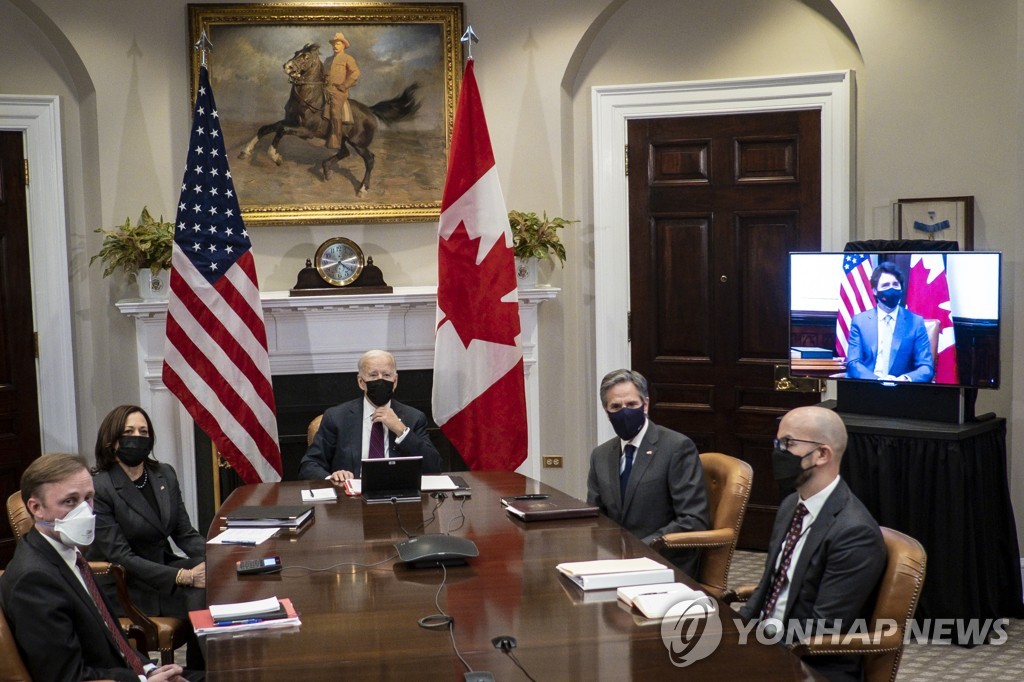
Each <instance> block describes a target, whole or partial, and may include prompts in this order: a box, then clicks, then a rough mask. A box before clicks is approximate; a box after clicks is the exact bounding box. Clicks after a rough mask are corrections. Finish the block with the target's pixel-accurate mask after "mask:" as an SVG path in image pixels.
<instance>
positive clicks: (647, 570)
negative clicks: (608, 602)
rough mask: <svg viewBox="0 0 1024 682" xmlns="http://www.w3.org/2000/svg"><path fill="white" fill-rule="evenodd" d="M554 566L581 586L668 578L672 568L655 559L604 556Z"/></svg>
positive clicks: (672, 575)
mask: <svg viewBox="0 0 1024 682" xmlns="http://www.w3.org/2000/svg"><path fill="white" fill-rule="evenodd" d="M555 568H557V569H558V571H559V572H560V573H562V575H564V576H565V577H567V578H568V579H569V580H571V581H573V582H574V583H576V584H577V585H578V586H579V587H580V589H583V590H609V589H613V588H616V587H624V586H627V585H652V584H657V583H667V582H671V581H672V580H673V579H674V578H675V577H676V575H675V571H673V570H672V569H671V568H668V567H667V566H665V565H664V564H660V563H658V562H657V561H655V560H654V559H650V558H648V557H640V558H638V559H604V560H598V561H575V562H570V563H563V564H558V565H557V566H556V567H555Z"/></svg>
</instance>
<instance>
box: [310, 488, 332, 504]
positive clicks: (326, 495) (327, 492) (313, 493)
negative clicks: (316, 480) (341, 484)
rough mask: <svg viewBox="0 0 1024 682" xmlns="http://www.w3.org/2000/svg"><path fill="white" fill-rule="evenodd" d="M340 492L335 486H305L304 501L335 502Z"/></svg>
mask: <svg viewBox="0 0 1024 682" xmlns="http://www.w3.org/2000/svg"><path fill="white" fill-rule="evenodd" d="M337 499H338V492H337V491H336V490H335V489H334V488H303V489H302V501H303V502H334V501H335V500H337Z"/></svg>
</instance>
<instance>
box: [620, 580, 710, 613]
mask: <svg viewBox="0 0 1024 682" xmlns="http://www.w3.org/2000/svg"><path fill="white" fill-rule="evenodd" d="M618 595H619V599H621V600H622V601H623V602H625V603H626V604H629V605H631V606H633V607H634V608H636V610H637V611H639V612H640V613H642V614H644V616H646V617H647V618H663V617H664V616H665V614H666V613H668V611H669V609H671V608H672V607H673V606H675V605H676V604H680V603H684V602H685V603H684V605H683V607H682V610H683V611H685V612H686V614H687V616H688V617H690V616H692V617H703V616H706V615H707V614H709V613H711V612H713V611H715V609H716V606H715V600H714V599H712V598H711V597H709V596H708V595H706V594H705V593H704V592H701V591H700V590H695V589H693V588H690V587H687V586H686V585H684V584H682V583H664V584H656V585H633V586H630V587H620V588H619V589H618ZM691 604H699V605H700V606H699V607H697V608H692V609H690V608H687V607H688V606H689V605H691Z"/></svg>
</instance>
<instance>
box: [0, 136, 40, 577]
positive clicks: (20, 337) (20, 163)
mask: <svg viewBox="0 0 1024 682" xmlns="http://www.w3.org/2000/svg"><path fill="white" fill-rule="evenodd" d="M24 159H25V154H24V144H23V140H22V134H21V133H17V132H0V497H2V499H0V504H3V503H6V502H7V497H8V495H10V494H11V493H13V492H14V491H15V490H17V489H18V486H19V484H20V483H19V482H20V479H21V473H22V472H23V471H24V470H25V467H27V466H28V465H29V463H30V462H31V461H32V460H33V459H35V458H36V457H38V456H39V455H40V439H39V405H38V399H37V387H36V358H35V338H34V335H33V326H32V289H31V280H30V277H29V259H28V221H27V219H26V212H25V161H24ZM4 518H5V519H6V510H5V512H4ZM13 554H14V536H13V534H12V532H11V528H10V524H8V523H6V521H5V522H4V523H0V566H6V565H7V562H8V561H10V559H11V556H13Z"/></svg>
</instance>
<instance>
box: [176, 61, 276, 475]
mask: <svg viewBox="0 0 1024 682" xmlns="http://www.w3.org/2000/svg"><path fill="white" fill-rule="evenodd" d="M163 381H164V385H166V386H167V388H169V389H170V391H171V392H172V393H173V394H174V395H175V396H177V397H178V399H179V400H181V402H182V404H183V405H184V406H185V409H186V410H188V413H189V414H190V415H192V418H193V419H194V420H195V421H196V423H197V424H198V425H199V428H201V429H202V430H203V431H204V432H205V433H206V434H207V435H208V436H210V439H211V440H212V441H213V443H214V445H216V446H217V449H218V450H219V451H220V454H221V456H223V457H224V459H226V460H227V461H228V463H229V464H230V465H231V466H232V467H233V468H234V469H235V471H237V472H238V474H239V475H240V476H241V477H242V479H243V480H244V481H245V482H246V483H258V482H260V481H279V480H281V449H280V447H279V446H278V442H277V417H276V406H275V403H274V392H273V387H272V385H271V382H270V358H269V356H268V354H267V335H266V329H265V327H264V325H263V309H262V307H261V305H260V291H259V285H258V284H257V282H256V266H255V264H254V262H253V257H252V243H251V242H250V241H249V234H248V233H247V232H246V230H245V225H244V223H242V217H241V209H239V206H238V198H237V197H236V196H235V188H234V183H233V182H232V180H231V171H230V170H229V169H228V162H227V156H226V154H225V151H224V138H223V137H222V136H221V130H220V120H219V117H218V115H217V105H216V104H215V103H214V101H213V91H212V90H211V89H210V78H209V74H208V73H207V71H206V67H202V68H201V69H200V70H199V92H198V93H197V95H196V102H195V110H194V113H193V120H192V134H191V138H190V140H189V150H188V160H187V161H186V166H185V177H184V178H183V180H182V183H181V197H180V199H179V200H178V217H177V221H176V225H175V231H174V248H173V255H172V257H171V291H170V295H169V300H168V303H167V344H166V347H165V352H164V365H163Z"/></svg>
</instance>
